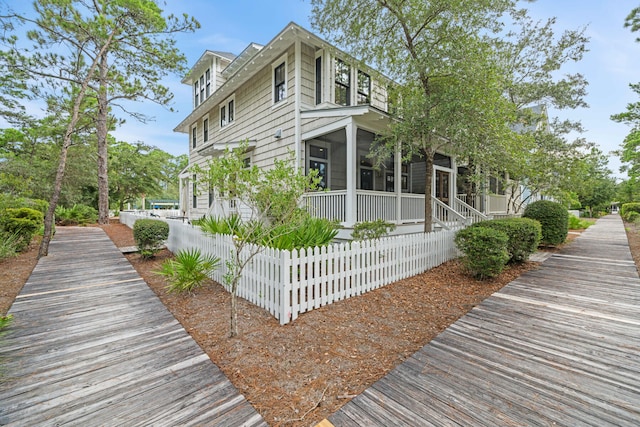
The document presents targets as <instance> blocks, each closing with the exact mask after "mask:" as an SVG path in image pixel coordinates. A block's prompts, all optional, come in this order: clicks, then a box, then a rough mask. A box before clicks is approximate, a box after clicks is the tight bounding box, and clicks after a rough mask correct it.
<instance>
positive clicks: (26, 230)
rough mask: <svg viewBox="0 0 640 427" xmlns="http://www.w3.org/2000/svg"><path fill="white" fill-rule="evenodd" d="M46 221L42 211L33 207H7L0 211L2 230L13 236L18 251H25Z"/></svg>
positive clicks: (0, 229)
mask: <svg viewBox="0 0 640 427" xmlns="http://www.w3.org/2000/svg"><path fill="white" fill-rule="evenodd" d="M43 223H44V220H43V215H42V212H40V211H38V210H35V209H31V208H6V209H4V210H2V211H1V212H0V231H2V232H3V233H4V234H6V236H5V238H7V237H8V236H11V238H12V239H15V240H14V247H15V250H16V252H22V251H24V250H25V249H26V248H27V247H28V246H29V243H31V239H33V236H34V235H35V234H36V233H37V232H38V230H40V227H41V226H42V224H43Z"/></svg>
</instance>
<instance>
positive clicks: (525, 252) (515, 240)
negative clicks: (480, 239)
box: [471, 218, 542, 263]
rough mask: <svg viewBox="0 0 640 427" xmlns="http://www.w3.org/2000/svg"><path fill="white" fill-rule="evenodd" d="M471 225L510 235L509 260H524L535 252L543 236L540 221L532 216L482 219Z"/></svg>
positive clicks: (513, 261) (516, 261)
mask: <svg viewBox="0 0 640 427" xmlns="http://www.w3.org/2000/svg"><path fill="white" fill-rule="evenodd" d="M471 227H485V228H491V229H493V230H498V231H502V232H504V233H505V234H506V235H507V236H508V237H509V241H508V243H507V252H509V262H510V263H518V262H524V261H526V260H527V259H528V258H529V255H531V254H533V253H534V252H535V251H536V250H537V249H538V245H539V244H540V239H541V238H542V227H541V225H540V223H539V222H538V221H536V220H534V219H530V218H507V219H494V220H489V221H481V222H477V223H475V224H473V225H472V226H471Z"/></svg>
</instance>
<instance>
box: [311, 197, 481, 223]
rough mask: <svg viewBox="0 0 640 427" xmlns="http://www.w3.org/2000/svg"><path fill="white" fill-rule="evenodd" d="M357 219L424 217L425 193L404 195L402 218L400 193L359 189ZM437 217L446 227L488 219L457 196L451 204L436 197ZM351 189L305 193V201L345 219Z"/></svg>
mask: <svg viewBox="0 0 640 427" xmlns="http://www.w3.org/2000/svg"><path fill="white" fill-rule="evenodd" d="M356 200H357V201H356V210H357V211H356V216H355V220H356V221H358V222H361V221H375V220H376V219H380V218H381V219H384V220H385V221H388V222H392V223H395V224H405V223H416V222H422V221H424V194H411V193H403V194H401V195H400V218H398V210H397V203H398V195H397V194H396V193H389V192H384V191H369V190H356ZM433 200H434V201H433V202H432V203H433V216H434V220H435V221H436V222H437V223H439V224H440V225H441V226H443V227H445V228H455V227H459V226H463V225H465V224H467V223H468V222H469V221H468V220H467V218H470V221H471V222H478V221H483V220H485V219H488V217H487V216H486V215H483V214H482V213H481V212H480V211H478V210H477V209H474V208H473V207H471V206H469V205H468V204H466V203H464V202H463V201H461V200H458V199H454V201H453V206H452V207H450V206H447V205H446V204H445V203H442V202H440V201H439V200H437V199H436V198H433ZM346 201H347V191H346V190H339V191H324V192H317V193H307V194H305V195H304V205H305V206H306V208H307V210H308V211H309V212H310V213H311V214H312V215H314V216H317V217H320V218H327V219H331V220H337V221H340V222H345V221H346V219H347V214H346Z"/></svg>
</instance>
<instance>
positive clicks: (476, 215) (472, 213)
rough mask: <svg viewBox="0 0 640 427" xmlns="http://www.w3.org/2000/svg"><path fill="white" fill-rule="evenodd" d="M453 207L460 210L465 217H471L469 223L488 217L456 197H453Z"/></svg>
mask: <svg viewBox="0 0 640 427" xmlns="http://www.w3.org/2000/svg"><path fill="white" fill-rule="evenodd" d="M453 209H454V210H455V211H456V212H460V213H461V214H462V215H463V216H465V217H466V218H469V219H471V223H476V222H480V221H485V220H487V219H489V217H488V216H487V215H485V214H483V213H482V212H480V211H479V210H477V209H476V208H474V207H473V206H470V205H468V204H467V203H465V202H464V201H462V200H460V199H459V198H458V197H454V198H453Z"/></svg>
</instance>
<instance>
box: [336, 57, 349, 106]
mask: <svg viewBox="0 0 640 427" xmlns="http://www.w3.org/2000/svg"><path fill="white" fill-rule="evenodd" d="M335 71H336V79H335V102H336V104H340V105H351V96H350V95H351V67H350V66H349V65H348V64H346V63H345V62H344V61H342V60H341V59H336V70H335Z"/></svg>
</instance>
